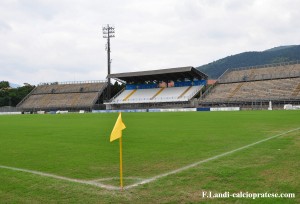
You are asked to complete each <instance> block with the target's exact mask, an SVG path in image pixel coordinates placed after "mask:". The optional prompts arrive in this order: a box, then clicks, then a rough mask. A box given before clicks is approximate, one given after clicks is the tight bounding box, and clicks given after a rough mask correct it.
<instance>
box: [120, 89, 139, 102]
mask: <svg viewBox="0 0 300 204" xmlns="http://www.w3.org/2000/svg"><path fill="white" fill-rule="evenodd" d="M135 92H136V89H134V90H132V91H131V92H130V93H129V94H128V95H127V96H126V97H125V98H124V99H123V101H127V100H128V99H129V98H130V96H132V95H133V94H134V93H135Z"/></svg>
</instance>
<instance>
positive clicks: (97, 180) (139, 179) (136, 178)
mask: <svg viewBox="0 0 300 204" xmlns="http://www.w3.org/2000/svg"><path fill="white" fill-rule="evenodd" d="M119 179H120V177H110V178H100V179H93V180H91V181H92V182H101V181H111V180H119ZM123 179H124V180H136V181H142V180H144V179H143V178H138V177H132V176H128V177H123Z"/></svg>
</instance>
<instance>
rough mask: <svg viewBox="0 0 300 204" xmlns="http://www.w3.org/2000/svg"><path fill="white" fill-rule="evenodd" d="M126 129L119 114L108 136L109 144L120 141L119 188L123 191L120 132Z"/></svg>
mask: <svg viewBox="0 0 300 204" xmlns="http://www.w3.org/2000/svg"><path fill="white" fill-rule="evenodd" d="M125 128H126V126H125V124H124V123H123V121H122V115H121V112H120V113H119V117H118V119H117V121H116V124H115V126H114V129H113V130H112V132H111V134H110V142H112V141H114V140H116V139H120V140H119V142H120V187H121V190H123V156H122V130H124V129H125Z"/></svg>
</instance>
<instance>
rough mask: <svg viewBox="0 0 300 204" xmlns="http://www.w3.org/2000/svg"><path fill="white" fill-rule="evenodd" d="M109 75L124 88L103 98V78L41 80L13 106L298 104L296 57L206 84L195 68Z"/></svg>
mask: <svg viewBox="0 0 300 204" xmlns="http://www.w3.org/2000/svg"><path fill="white" fill-rule="evenodd" d="M108 78H109V79H115V80H117V81H119V82H121V83H123V84H124V86H125V88H124V89H122V90H121V91H120V92H119V93H117V94H116V95H115V96H113V97H112V98H108V99H106V100H103V99H104V97H105V96H106V95H107V92H108V90H107V86H108V83H107V81H91V82H64V83H58V82H54V83H41V84H39V85H38V86H37V87H36V88H35V89H34V90H32V92H31V93H30V94H29V95H28V96H26V97H25V98H24V99H23V100H22V101H21V102H20V103H19V104H18V105H17V107H18V108H19V109H21V110H22V111H23V112H37V111H71V112H74V111H79V110H84V111H89V112H92V111H96V112H97V111H98V110H99V109H106V110H107V111H108V112H109V111H110V110H131V111H134V110H136V111H139V110H140V111H141V110H146V111H148V110H151V109H174V108H175V109H178V108H194V110H195V109H197V108H198V110H209V109H210V108H211V107H212V108H214V107H223V108H224V107H238V108H239V109H242V110H249V109H250V110H253V109H261V110H263V109H268V108H272V109H273V108H274V109H283V108H284V105H286V104H289V105H292V106H297V105H299V104H300V94H299V93H300V62H298V61H293V62H286V63H280V64H267V65H261V66H255V67H244V68H237V69H228V70H227V71H226V72H224V73H223V74H222V75H221V76H220V77H219V78H218V79H217V80H216V82H215V83H214V84H207V80H208V76H207V75H206V74H205V73H203V72H201V71H199V70H197V69H195V68H194V67H179V68H170V69H160V70H150V71H142V72H128V73H119V74H109V75H108ZM102 101H104V103H101V102H102ZM165 111H166V110H165ZM98 112H99V111H98ZM100 112H101V111H100ZM102 112H103V111H102Z"/></svg>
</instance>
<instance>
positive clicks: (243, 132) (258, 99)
mask: <svg viewBox="0 0 300 204" xmlns="http://www.w3.org/2000/svg"><path fill="white" fill-rule="evenodd" d="M108 78H109V79H114V80H116V81H118V82H119V83H122V84H124V85H123V86H124V88H123V89H122V90H120V91H119V92H118V93H117V94H115V95H113V96H112V97H111V98H107V96H108V95H110V94H108V92H109V90H110V88H108V87H109V82H108V81H110V80H102V81H77V82H52V83H49V82H44V83H40V84H39V85H38V86H36V87H35V88H34V89H33V90H32V91H31V92H30V93H29V94H28V95H27V96H26V97H25V98H24V99H23V100H22V101H21V102H20V103H19V104H18V106H17V108H16V112H6V113H4V114H14V115H10V116H1V117H0V124H1V130H2V132H3V133H5V134H1V144H0V155H1V156H0V161H1V162H0V173H1V175H2V176H1V177H0V182H1V184H3V185H1V186H0V192H1V191H2V193H0V195H1V200H3V201H4V202H23V201H26V202H29V203H31V202H37V203H40V202H63V203H64V202H66V203H69V202H74V203H83V202H88V203H99V202H100V203H141V202H143V203H151V202H152V203H153V202H154V203H169V202H171V203H178V202H196V203H198V202H208V201H210V200H211V199H212V198H211V197H208V195H210V196H212V195H214V196H215V197H214V198H213V202H214V203H227V202H228V201H230V202H237V203H239V202H240V201H241V199H243V203H251V202H252V201H253V199H255V201H257V202H258V203H260V202H261V199H262V198H267V199H268V201H270V202H271V203H284V202H286V201H289V202H290V203H297V202H298V201H299V198H297V197H296V194H297V192H298V189H299V182H298V181H299V180H300V178H299V172H298V169H299V156H300V155H299V151H298V150H299V147H300V143H299V140H298V139H297V137H298V136H299V130H300V127H299V124H300V117H299V113H298V111H291V110H296V109H299V104H300V63H299V62H298V61H296V62H295V61H293V62H287V63H280V64H268V65H262V66H256V67H245V68H239V69H229V70H227V71H226V72H225V73H223V74H222V75H221V76H220V77H219V78H218V79H217V80H216V82H215V83H208V82H209V80H208V76H207V75H206V74H205V73H203V72H201V71H199V70H197V69H196V68H194V67H191V66H187V67H178V68H168V69H160V70H150V71H141V72H126V73H117V74H109V75H108ZM110 85H111V84H110ZM277 109H286V110H277ZM250 110H251V111H250ZM253 110H260V111H253ZM271 110H274V111H271ZM224 111H226V113H225V112H224ZM118 112H123V114H122V117H123V122H124V124H125V125H124V126H126V129H125V130H124V131H123V136H122V137H123V150H122V152H123V156H122V157H120V158H123V159H122V163H123V166H124V168H121V167H120V169H122V176H121V175H120V176H119V173H120V172H119V171H120V169H119V162H120V161H121V159H120V158H119V144H118V142H112V143H111V144H109V135H110V134H111V130H112V128H113V124H114V123H115V120H116V118H117V113H118ZM158 112H159V113H158ZM21 113H23V114H24V115H21ZM30 113H31V114H30ZM36 113H38V114H36ZM62 113H64V114H62ZM66 113H69V114H66ZM76 113H84V114H76ZM104 113H108V114H104ZM2 114H3V112H2ZM15 114H19V115H15ZM117 121H118V120H117ZM116 124H117V122H116ZM120 141H121V140H120ZM120 147H121V146H120ZM120 152H121V149H120ZM286 158H288V160H287V159H286ZM282 172H284V174H283V173H282ZM120 179H121V180H122V184H121V187H120V183H119V182H120V181H119V180H120ZM123 183H124V185H123ZM120 189H122V190H121V191H120ZM262 192H263V193H262ZM270 192H271V193H270ZM230 193H233V194H230ZM165 195H168V196H165ZM229 195H231V196H229ZM232 195H236V196H237V197H232ZM218 196H221V197H218ZM226 196H227V197H226ZM245 197H246V198H247V199H246V200H245V199H244V198H245ZM141 199H142V200H141ZM264 201H265V200H264Z"/></svg>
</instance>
